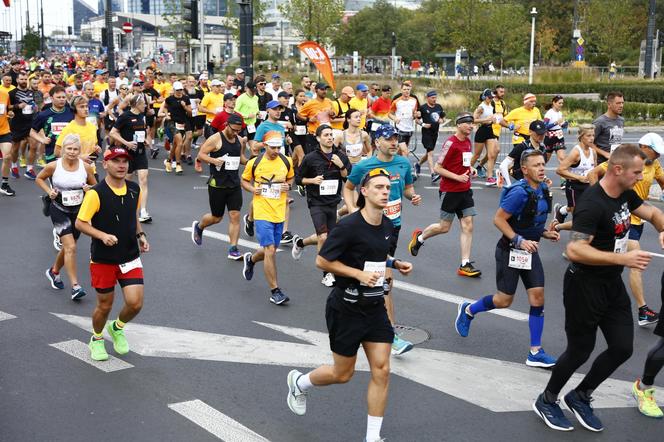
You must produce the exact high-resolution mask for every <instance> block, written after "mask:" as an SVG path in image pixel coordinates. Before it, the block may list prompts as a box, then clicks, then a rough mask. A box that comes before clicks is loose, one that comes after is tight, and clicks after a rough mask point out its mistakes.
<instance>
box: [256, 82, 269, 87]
mask: <svg viewBox="0 0 664 442" xmlns="http://www.w3.org/2000/svg"><path fill="white" fill-rule="evenodd" d="M266 84H267V83H265V82H260V83H256V85H257V86H265V85H266Z"/></svg>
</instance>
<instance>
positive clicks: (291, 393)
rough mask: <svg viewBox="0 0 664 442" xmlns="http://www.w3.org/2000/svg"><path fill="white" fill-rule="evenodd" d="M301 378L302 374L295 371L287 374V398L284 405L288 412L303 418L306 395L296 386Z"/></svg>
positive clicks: (305, 407) (305, 410) (305, 408)
mask: <svg viewBox="0 0 664 442" xmlns="http://www.w3.org/2000/svg"><path fill="white" fill-rule="evenodd" d="M300 376H302V373H301V372H299V371H297V370H291V371H290V372H289V373H288V378H287V379H286V383H287V384H288V397H287V398H286V403H287V404H288V408H290V411H292V412H293V413H295V414H297V415H298V416H304V414H305V413H306V412H307V393H305V392H304V391H302V390H300V387H298V386H297V380H298V379H299V378H300Z"/></svg>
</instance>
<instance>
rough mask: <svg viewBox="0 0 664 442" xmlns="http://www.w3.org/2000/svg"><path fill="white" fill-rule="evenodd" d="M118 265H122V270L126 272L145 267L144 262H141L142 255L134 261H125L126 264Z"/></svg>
mask: <svg viewBox="0 0 664 442" xmlns="http://www.w3.org/2000/svg"><path fill="white" fill-rule="evenodd" d="M118 267H120V271H121V272H122V273H123V274H124V273H129V272H131V271H132V270H134V269H142V268H143V263H142V262H141V258H140V256H139V257H138V258H136V259H134V260H132V261H129V262H125V263H124V264H120V265H119V266H118Z"/></svg>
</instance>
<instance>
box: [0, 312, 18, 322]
mask: <svg viewBox="0 0 664 442" xmlns="http://www.w3.org/2000/svg"><path fill="white" fill-rule="evenodd" d="M15 318H16V316H14V315H10V314H9V313H5V312H0V321H6V320H7V319H15Z"/></svg>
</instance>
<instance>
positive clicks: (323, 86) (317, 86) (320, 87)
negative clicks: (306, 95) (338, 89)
mask: <svg viewBox="0 0 664 442" xmlns="http://www.w3.org/2000/svg"><path fill="white" fill-rule="evenodd" d="M329 88H330V86H328V85H327V84H325V83H318V84H316V89H329Z"/></svg>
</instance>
